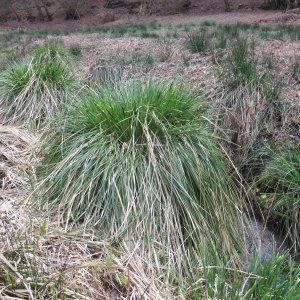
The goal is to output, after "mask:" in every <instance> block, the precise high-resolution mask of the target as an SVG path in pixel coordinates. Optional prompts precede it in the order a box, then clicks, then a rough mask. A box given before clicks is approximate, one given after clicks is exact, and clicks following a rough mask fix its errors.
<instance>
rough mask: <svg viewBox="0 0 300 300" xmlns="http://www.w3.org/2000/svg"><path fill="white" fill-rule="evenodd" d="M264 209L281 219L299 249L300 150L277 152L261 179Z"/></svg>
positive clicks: (285, 230)
mask: <svg viewBox="0 0 300 300" xmlns="http://www.w3.org/2000/svg"><path fill="white" fill-rule="evenodd" d="M258 186H259V188H260V198H259V200H260V201H259V203H260V206H261V208H262V211H263V213H265V215H266V216H269V217H271V218H273V219H275V220H276V221H279V222H280V223H281V225H282V227H283V228H284V233H286V234H288V236H289V237H290V239H291V241H292V242H293V246H294V249H295V253H298V254H299V251H300V219H299V215H300V151H299V150H290V151H285V152H279V153H275V154H274V156H273V157H272V159H271V160H270V161H269V162H268V164H267V166H266V168H265V170H264V171H263V172H262V174H261V175H260V177H259V179H258Z"/></svg>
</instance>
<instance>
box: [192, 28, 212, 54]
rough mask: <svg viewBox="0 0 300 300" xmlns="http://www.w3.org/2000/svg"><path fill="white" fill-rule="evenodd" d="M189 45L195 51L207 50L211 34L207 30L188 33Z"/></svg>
mask: <svg viewBox="0 0 300 300" xmlns="http://www.w3.org/2000/svg"><path fill="white" fill-rule="evenodd" d="M187 47H188V49H189V50H190V51H192V52H193V53H201V52H205V51H206V50H207V49H208V48H209V36H208V34H207V33H206V32H205V31H199V32H193V33H191V34H189V35H188V39H187Z"/></svg>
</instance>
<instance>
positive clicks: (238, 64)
mask: <svg viewBox="0 0 300 300" xmlns="http://www.w3.org/2000/svg"><path fill="white" fill-rule="evenodd" d="M259 64H260V62H259V59H258V56H257V54H256V53H255V44H254V41H251V42H249V41H248V39H247V38H243V37H239V38H237V39H236V40H235V41H234V42H233V45H232V49H231V51H230V52H229V54H228V55H227V57H226V59H225V61H224V64H223V66H222V69H221V71H220V78H221V80H222V82H223V84H224V86H225V87H226V88H229V89H231V90H234V89H236V88H239V87H240V86H245V87H247V88H249V89H250V90H258V91H260V93H262V94H263V95H264V96H265V97H266V98H268V99H269V100H270V101H276V100H278V98H279V96H280V93H281V87H282V84H281V83H280V82H278V81H276V80H274V78H273V76H272V74H270V70H268V69H266V68H261V67H260V65H259Z"/></svg>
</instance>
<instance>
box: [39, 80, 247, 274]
mask: <svg viewBox="0 0 300 300" xmlns="http://www.w3.org/2000/svg"><path fill="white" fill-rule="evenodd" d="M203 110H204V109H203V105H202V104H201V102H199V99H197V98H195V97H194V96H193V95H192V94H191V93H190V92H188V91H186V90H185V89H183V88H182V87H179V86H176V85H174V84H167V83H156V82H153V81H149V82H140V81H137V82H131V83H128V84H127V85H125V86H119V87H114V88H113V89H111V88H108V87H105V88H102V89H100V91H99V92H98V93H97V94H95V95H92V96H89V97H85V98H84V99H83V102H81V103H79V104H78V105H76V106H75V107H73V108H71V109H70V110H68V111H67V112H66V114H65V116H64V117H63V119H62V120H61V121H60V122H59V121H57V120H56V121H55V123H54V124H53V125H52V128H51V130H50V131H49V132H48V133H47V134H46V136H45V138H46V140H45V142H44V147H45V149H44V153H45V158H44V160H43V163H42V168H41V170H40V172H39V179H40V182H41V185H40V186H39V190H40V191H43V192H42V193H44V197H43V203H44V204H47V205H50V208H51V209H52V212H54V213H55V214H56V215H58V216H59V219H60V220H61V221H64V222H67V223H68V224H70V223H72V222H84V224H85V225H86V226H92V225H96V228H97V229H98V230H99V231H100V232H101V235H102V236H103V238H105V237H106V238H110V239H111V237H113V240H114V241H120V240H122V239H125V240H127V238H128V239H130V240H132V239H133V241H135V242H137V241H138V242H139V243H140V245H139V249H140V250H139V251H146V252H145V253H148V254H147V256H148V255H149V260H148V262H147V263H146V264H147V267H149V265H155V268H156V270H159V269H160V268H167V269H169V268H174V270H175V271H174V272H176V273H178V272H179V273H178V276H181V275H182V272H188V273H189V272H190V271H191V270H190V268H189V266H190V263H191V257H193V256H194V251H195V249H197V248H198V246H199V245H200V242H201V243H204V244H206V245H207V247H210V245H215V243H217V244H218V245H219V244H222V246H220V247H221V248H222V249H223V251H224V252H226V253H231V255H232V257H233V260H234V257H235V255H236V254H237V251H238V250H240V251H242V249H243V243H242V242H241V241H240V237H241V235H240V234H241V232H240V230H243V227H242V226H241V224H243V222H244V218H243V213H242V212H241V211H242V209H241V203H240V200H239V199H240V198H239V195H238V194H237V192H236V190H235V187H234V184H233V182H232V180H231V178H230V176H229V174H228V173H227V171H226V169H225V165H224V162H223V159H222V155H221V154H220V151H219V149H218V147H217V146H216V143H215V140H214V137H213V136H212V134H211V133H210V131H209V129H208V128H207V126H208V124H206V121H205V119H204V118H202V114H203ZM137 225H138V226H137ZM219 250H220V251H219V254H220V255H222V253H223V251H221V249H219ZM162 256H164V257H166V258H167V265H165V264H163V265H161V263H160V261H161V260H160V259H159V258H160V257H162ZM190 267H191V266H190Z"/></svg>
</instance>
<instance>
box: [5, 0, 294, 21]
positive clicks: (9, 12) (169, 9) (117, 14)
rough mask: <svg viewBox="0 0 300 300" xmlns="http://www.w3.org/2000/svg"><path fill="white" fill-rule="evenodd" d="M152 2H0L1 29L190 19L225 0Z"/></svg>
mask: <svg viewBox="0 0 300 300" xmlns="http://www.w3.org/2000/svg"><path fill="white" fill-rule="evenodd" d="M152 2H153V4H152V5H150V4H149V5H148V6H147V7H143V6H142V5H141V4H140V1H139V0H85V1H81V0H68V1H61V0H49V1H45V0H32V1H23V0H22V1H21V0H15V1H11V2H8V1H5V0H1V1H0V21H1V23H2V24H3V25H8V26H10V25H11V26H18V25H20V24H21V25H26V26H32V25H35V24H41V23H47V25H46V26H55V24H64V25H68V24H70V23H71V24H73V23H79V24H104V23H110V22H113V21H120V20H131V19H135V18H137V17H141V16H149V15H152V16H153V15H154V16H164V15H178V14H181V15H184V16H188V17H191V16H198V15H200V16H201V15H211V14H219V13H225V2H224V0H213V1H210V0H202V1H200V0H175V1H169V2H168V1H161V0H152ZM263 3H264V0H251V1H246V0H230V1H229V5H230V9H231V11H233V12H239V13H249V12H250V13H251V12H253V11H255V12H257V11H258V10H259V9H260V8H261V7H262V5H263ZM261 12H262V11H261V10H260V13H261ZM263 13H264V14H265V13H267V14H268V13H269V12H267V11H264V12H263ZM292 19H293V20H294V19H295V18H292ZM293 20H292V21H293ZM66 21H68V22H66ZM246 21H247V18H246ZM42 26H44V25H42Z"/></svg>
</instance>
